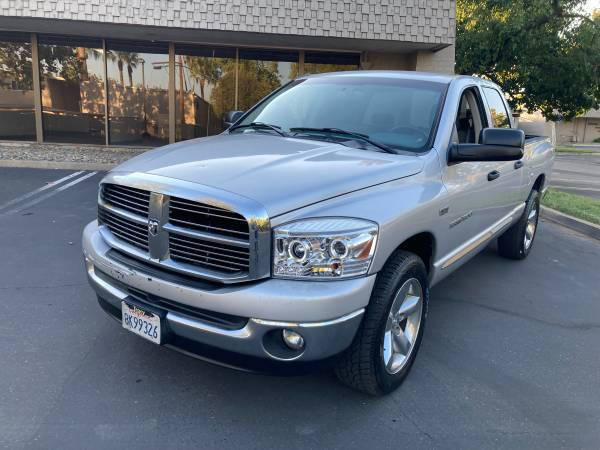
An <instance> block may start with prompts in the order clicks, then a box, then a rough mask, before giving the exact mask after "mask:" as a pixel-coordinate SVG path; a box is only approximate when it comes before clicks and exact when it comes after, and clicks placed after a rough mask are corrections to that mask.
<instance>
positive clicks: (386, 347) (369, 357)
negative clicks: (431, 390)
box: [336, 251, 429, 395]
mask: <svg viewBox="0 0 600 450" xmlns="http://www.w3.org/2000/svg"><path fill="white" fill-rule="evenodd" d="M428 300H429V286H428V281H427V271H426V270H425V265H424V264H423V262H422V261H421V259H420V258H419V257H418V256H416V255H414V254H412V253H409V252H405V251H397V252H396V253H395V254H394V255H393V256H392V257H391V258H390V261H388V263H387V264H386V266H385V267H384V268H383V270H382V271H381V272H380V273H379V274H378V275H377V281H376V283H375V287H374V289H373V293H372V295H371V300H370V302H369V305H368V306H367V309H366V311H365V317H364V319H363V321H362V323H361V326H360V328H359V330H358V332H357V335H356V337H355V338H354V341H353V343H352V345H351V346H350V348H349V349H348V350H347V351H346V352H345V353H344V355H343V356H342V357H341V358H340V360H339V361H338V363H337V366H336V374H337V376H338V378H339V379H340V380H341V381H342V382H343V383H345V384H347V385H349V386H350V387H353V388H355V389H358V390H361V391H363V392H366V393H369V394H372V395H382V394H387V393H388V392H391V391H393V390H394V389H396V388H397V387H398V386H399V385H400V384H401V383H402V381H403V380H404V378H405V377H406V376H407V375H408V372H409V371H410V368H411V366H412V364H413V362H414V360H415V357H416V355H417V351H418V349H419V346H420V345H421V339H422V337H423V330H424V326H425V319H426V317H427V305H428Z"/></svg>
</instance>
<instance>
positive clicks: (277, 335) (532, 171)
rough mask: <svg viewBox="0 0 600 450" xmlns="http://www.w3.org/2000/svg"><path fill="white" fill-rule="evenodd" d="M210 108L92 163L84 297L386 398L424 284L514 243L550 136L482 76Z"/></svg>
mask: <svg viewBox="0 0 600 450" xmlns="http://www.w3.org/2000/svg"><path fill="white" fill-rule="evenodd" d="M228 118H229V121H231V122H233V123H232V125H231V126H230V127H229V129H228V130H227V131H225V132H224V133H222V134H220V135H218V136H212V137H206V138H202V139H196V140H191V141H185V142H180V143H176V144H173V145H169V146H166V147H162V148H159V149H156V150H153V151H149V152H147V153H145V154H143V155H140V156H138V157H136V158H133V159H131V160H129V161H127V162H126V163H124V164H122V165H121V166H119V167H117V168H116V169H114V170H113V171H111V172H110V173H109V174H108V175H106V177H105V178H104V179H103V180H102V182H101V184H100V189H99V194H98V219H97V220H95V221H93V222H92V223H90V224H89V225H88V226H87V227H86V228H85V230H84V232H83V251H84V255H85V264H86V269H87V275H88V278H89V281H90V283H91V285H92V287H93V288H94V289H95V291H96V293H97V296H98V301H99V303H100V305H101V306H102V308H103V309H104V310H105V311H106V312H107V313H108V314H109V315H111V316H113V317H114V318H115V319H117V320H118V321H119V322H120V323H121V324H122V326H123V327H124V328H126V329H127V330H129V331H131V332H133V333H136V334H138V335H140V336H141V337H143V338H145V339H147V340H149V341H151V342H153V343H155V344H159V345H164V346H165V347H170V348H173V349H176V350H179V351H181V352H184V353H186V354H189V355H192V356H195V357H198V358H201V359H204V360H208V361H211V362H215V363H219V364H223V365H226V366H229V367H234V368H242V369H246V370H253V371H281V372H287V373H300V372H303V371H304V370H306V369H307V368H310V367H312V366H313V365H315V364H316V363H319V364H323V363H328V364H330V365H331V366H332V367H333V368H334V370H335V372H336V373H337V375H338V377H339V379H340V380H341V381H342V382H344V383H346V384H348V385H350V386H352V387H354V388H356V389H360V390H362V391H364V392H367V393H370V394H374V395H380V394H385V393H388V392H390V391H392V390H393V389H394V388H396V387H397V386H398V385H399V384H400V383H401V382H402V380H403V379H404V378H405V377H406V375H407V373H408V372H409V370H410V368H411V365H412V363H413V361H414V359H415V356H416V354H417V351H418V349H419V346H420V343H421V339H422V336H423V330H424V326H425V321H426V318H427V308H428V301H429V290H430V288H431V286H433V285H434V284H436V283H438V282H439V281H440V280H441V279H443V278H444V277H446V276H448V275H449V274H450V273H452V272H453V271H454V270H456V269H457V268H458V267H460V266H461V265H462V264H464V263H465V262H466V261H467V260H469V259H470V258H472V257H473V256H474V255H475V254H477V253H478V252H479V251H480V250H482V249H483V248H484V247H485V246H486V245H487V244H488V243H489V242H490V241H491V240H492V239H494V238H496V237H497V238H498V250H499V253H500V254H501V255H502V256H504V257H507V258H510V259H523V258H525V257H526V256H527V255H528V254H529V252H530V251H531V248H532V244H533V241H534V238H535V233H536V229H537V226H538V217H539V210H540V197H541V195H542V193H543V191H544V188H545V186H546V185H547V184H548V182H549V177H550V174H551V168H552V162H553V159H554V149H553V144H552V142H551V139H549V138H545V137H535V136H525V134H524V132H523V131H521V130H519V129H516V128H515V126H514V123H513V118H512V115H511V114H510V109H509V107H508V105H507V103H506V101H505V100H504V98H503V96H502V94H501V92H500V90H499V89H498V87H497V86H496V85H494V84H492V83H490V82H488V81H485V80H481V79H478V78H473V77H464V76H444V75H436V74H425V73H415V72H406V73H405V72H370V71H359V72H342V73H335V74H324V75H317V76H308V77H302V78H299V79H296V80H294V81H292V82H290V83H288V84H286V85H285V86H283V87H281V88H280V89H278V90H277V91H275V92H273V93H272V94H270V95H269V96H268V97H266V98H265V99H263V100H262V101H261V102H260V103H258V104H257V105H256V106H254V107H253V108H252V109H250V110H249V111H247V112H245V113H242V112H232V113H229V114H228ZM492 276H493V274H492Z"/></svg>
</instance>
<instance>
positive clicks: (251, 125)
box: [229, 122, 287, 137]
mask: <svg viewBox="0 0 600 450" xmlns="http://www.w3.org/2000/svg"><path fill="white" fill-rule="evenodd" d="M238 128H257V129H263V130H265V129H266V130H271V131H274V132H275V133H277V134H278V135H279V136H283V137H287V134H286V133H284V132H283V131H281V129H280V128H281V127H279V126H277V125H271V124H270V123H264V122H250V123H246V124H240V125H235V126H233V127H231V128H229V131H233V130H237V129H238Z"/></svg>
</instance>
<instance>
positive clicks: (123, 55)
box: [114, 52, 141, 87]
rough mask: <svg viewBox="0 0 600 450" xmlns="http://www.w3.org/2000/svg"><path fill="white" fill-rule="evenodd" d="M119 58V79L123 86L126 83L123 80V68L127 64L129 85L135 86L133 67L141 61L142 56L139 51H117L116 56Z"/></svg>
mask: <svg viewBox="0 0 600 450" xmlns="http://www.w3.org/2000/svg"><path fill="white" fill-rule="evenodd" d="M114 57H115V58H116V60H117V68H118V69H119V81H120V82H121V86H124V85H125V82H124V80H123V68H124V66H127V75H128V77H129V86H130V87H133V69H135V68H136V67H137V65H138V64H139V63H140V62H141V58H140V57H139V55H138V54H137V53H132V52H115V56H114Z"/></svg>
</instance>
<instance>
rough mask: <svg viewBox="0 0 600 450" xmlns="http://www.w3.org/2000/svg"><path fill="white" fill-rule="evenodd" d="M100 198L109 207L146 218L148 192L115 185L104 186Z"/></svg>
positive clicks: (148, 199)
mask: <svg viewBox="0 0 600 450" xmlns="http://www.w3.org/2000/svg"><path fill="white" fill-rule="evenodd" d="M101 197H102V200H104V201H105V202H106V203H108V204H109V205H111V206H114V207H116V208H120V209H123V210H125V211H129V212H131V213H134V214H139V215H142V216H144V217H148V207H149V205H150V193H149V192H148V191H143V190H142V189H137V188H130V187H128V186H120V185H116V184H104V185H103V186H102V192H101Z"/></svg>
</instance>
